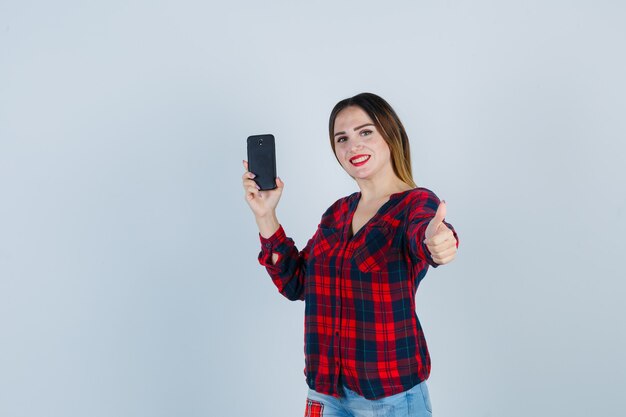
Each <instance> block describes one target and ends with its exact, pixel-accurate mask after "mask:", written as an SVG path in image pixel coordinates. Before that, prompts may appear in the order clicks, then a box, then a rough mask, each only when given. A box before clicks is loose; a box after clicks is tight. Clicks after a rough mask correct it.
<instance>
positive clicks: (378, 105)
mask: <svg viewBox="0 0 626 417" xmlns="http://www.w3.org/2000/svg"><path fill="white" fill-rule="evenodd" d="M350 106H358V107H360V108H361V109H363V111H365V113H367V115H368V116H369V117H370V119H372V121H373V122H374V125H375V126H376V128H377V129H378V131H379V132H380V134H381V136H382V137H383V139H385V142H387V145H388V146H389V150H390V153H391V166H392V167H393V172H394V173H395V174H396V175H397V176H398V178H400V179H401V180H402V181H403V182H405V183H407V184H409V185H410V186H411V187H417V185H415V182H414V181H413V172H412V170H411V150H410V148H409V137H408V136H407V134H406V131H405V130H404V126H403V125H402V122H401V121H400V118H399V117H398V115H397V114H396V112H395V111H394V110H393V108H391V106H390V105H389V103H387V102H386V101H385V100H384V99H383V98H382V97H379V96H377V95H376V94H372V93H361V94H357V95H356V96H354V97H350V98H346V99H343V100H341V101H340V102H339V103H337V104H336V105H335V107H334V108H333V110H332V111H331V112H330V119H329V121H328V132H329V135H330V146H331V148H332V149H333V154H335V158H337V154H336V153H335V138H334V135H335V119H336V118H337V115H338V114H339V112H340V111H341V110H343V109H345V108H346V107H350ZM337 162H339V159H338V158H337ZM340 164H341V163H340Z"/></svg>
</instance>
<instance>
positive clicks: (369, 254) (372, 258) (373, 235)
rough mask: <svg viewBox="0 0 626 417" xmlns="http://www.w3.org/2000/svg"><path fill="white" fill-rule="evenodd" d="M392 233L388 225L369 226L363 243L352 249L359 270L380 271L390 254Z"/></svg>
mask: <svg viewBox="0 0 626 417" xmlns="http://www.w3.org/2000/svg"><path fill="white" fill-rule="evenodd" d="M392 240H393V233H392V231H391V230H390V228H389V227H381V226H376V227H372V228H370V230H369V231H368V233H367V234H366V235H365V237H364V239H363V243H362V244H361V245H360V246H359V248H358V249H356V250H355V251H354V255H353V259H354V262H355V263H356V266H357V267H358V268H359V270H360V271H361V272H366V273H367V272H375V271H381V270H383V269H385V268H386V267H387V262H388V261H389V260H390V259H389V257H390V256H391V255H392V251H391V246H392Z"/></svg>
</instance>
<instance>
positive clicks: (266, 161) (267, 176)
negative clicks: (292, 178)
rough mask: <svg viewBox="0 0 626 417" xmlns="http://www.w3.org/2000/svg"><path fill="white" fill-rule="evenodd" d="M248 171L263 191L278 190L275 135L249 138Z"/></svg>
mask: <svg viewBox="0 0 626 417" xmlns="http://www.w3.org/2000/svg"><path fill="white" fill-rule="evenodd" d="M248 171H250V172H252V173H253V174H255V175H256V177H254V181H255V182H256V183H257V184H258V186H259V187H261V191H263V190H273V189H274V188H276V146H275V143H274V135H253V136H249V137H248Z"/></svg>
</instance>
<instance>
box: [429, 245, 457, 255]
mask: <svg viewBox="0 0 626 417" xmlns="http://www.w3.org/2000/svg"><path fill="white" fill-rule="evenodd" d="M456 250H457V249H456V246H455V245H452V247H449V248H441V250H435V251H432V252H431V253H430V254H431V256H436V257H437V258H446V257H448V256H452V255H454V254H455V253H456Z"/></svg>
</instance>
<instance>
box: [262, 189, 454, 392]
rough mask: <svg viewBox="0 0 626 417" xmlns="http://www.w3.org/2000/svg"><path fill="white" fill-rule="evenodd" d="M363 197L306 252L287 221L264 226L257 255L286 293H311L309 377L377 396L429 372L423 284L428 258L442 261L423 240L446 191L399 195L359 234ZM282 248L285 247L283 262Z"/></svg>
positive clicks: (334, 212)
mask: <svg viewBox="0 0 626 417" xmlns="http://www.w3.org/2000/svg"><path fill="white" fill-rule="evenodd" d="M360 198H361V193H360V192H356V193H354V194H351V195H349V196H347V197H344V198H342V199H339V200H337V201H336V202H335V203H334V204H333V205H332V206H331V207H330V208H329V209H328V210H327V211H326V212H325V213H324V215H323V216H322V219H321V222H320V224H319V226H318V228H317V231H316V232H315V234H314V235H313V237H312V238H311V239H310V240H309V241H308V243H307V245H306V246H305V248H304V249H303V250H302V251H298V249H297V248H296V246H295V245H294V242H293V240H292V239H291V238H288V237H286V235H285V231H284V230H283V228H282V225H281V226H280V227H279V229H278V230H277V231H276V232H275V233H274V234H273V235H272V236H271V237H269V238H268V239H265V238H263V237H262V236H261V235H260V234H259V237H260V239H261V247H262V249H261V252H260V253H259V258H258V259H259V262H260V263H261V265H263V266H265V267H266V269H267V271H268V273H269V274H270V276H271V278H272V280H273V281H274V284H275V285H276V287H278V290H279V291H280V293H281V294H282V295H284V296H285V297H287V298H288V299H290V300H304V301H305V322H304V343H305V368H304V374H305V376H306V381H307V385H308V386H309V387H310V388H311V389H313V390H315V391H317V392H320V393H323V394H327V395H333V396H335V397H340V396H342V390H341V387H340V386H339V385H340V383H344V384H345V385H346V386H347V387H348V388H350V389H351V390H353V391H355V392H356V393H358V394H359V395H361V396H363V397H365V398H367V399H377V398H382V397H387V396H390V395H393V394H397V393H400V392H403V391H406V390H408V389H411V388H412V387H413V386H415V385H417V384H418V383H420V382H422V381H424V380H426V379H427V378H428V376H429V374H430V356H429V354H428V348H427V346H426V340H425V339H424V334H423V331H422V327H421V325H420V322H419V320H418V318H417V314H416V312H415V293H416V291H417V287H418V285H419V283H420V281H421V280H422V279H423V278H424V276H425V275H426V271H427V270H428V266H429V265H431V266H433V267H437V264H436V263H434V262H433V260H432V259H431V257H430V253H429V251H428V248H427V247H426V245H425V244H424V243H423V240H424V238H425V237H424V234H425V231H426V226H427V225H428V222H429V221H430V220H431V219H432V218H433V217H434V216H435V212H436V211H437V207H438V206H439V199H438V198H437V196H436V195H435V194H434V193H433V192H432V191H430V190H428V189H426V188H414V189H412V190H408V191H404V192H400V193H395V194H392V195H391V196H390V198H389V201H387V202H386V203H385V204H383V205H382V206H381V207H380V209H379V210H378V212H377V213H376V214H375V215H374V216H373V217H372V218H371V219H370V220H369V221H368V222H367V223H366V224H365V225H364V226H363V227H362V228H361V229H360V230H359V231H357V233H356V234H355V235H354V236H351V234H352V232H351V225H352V217H353V215H354V211H355V210H356V207H357V204H358V202H359V199H360ZM446 225H447V226H448V227H449V228H451V229H452V230H453V231H454V229H453V228H452V226H451V225H450V224H449V223H447V222H446ZM454 236H455V238H457V246H458V237H457V236H456V232H454ZM273 253H277V254H279V258H278V260H277V262H276V264H275V265H272V261H271V259H272V254H273ZM340 374H341V382H340V380H339V375H340Z"/></svg>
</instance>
